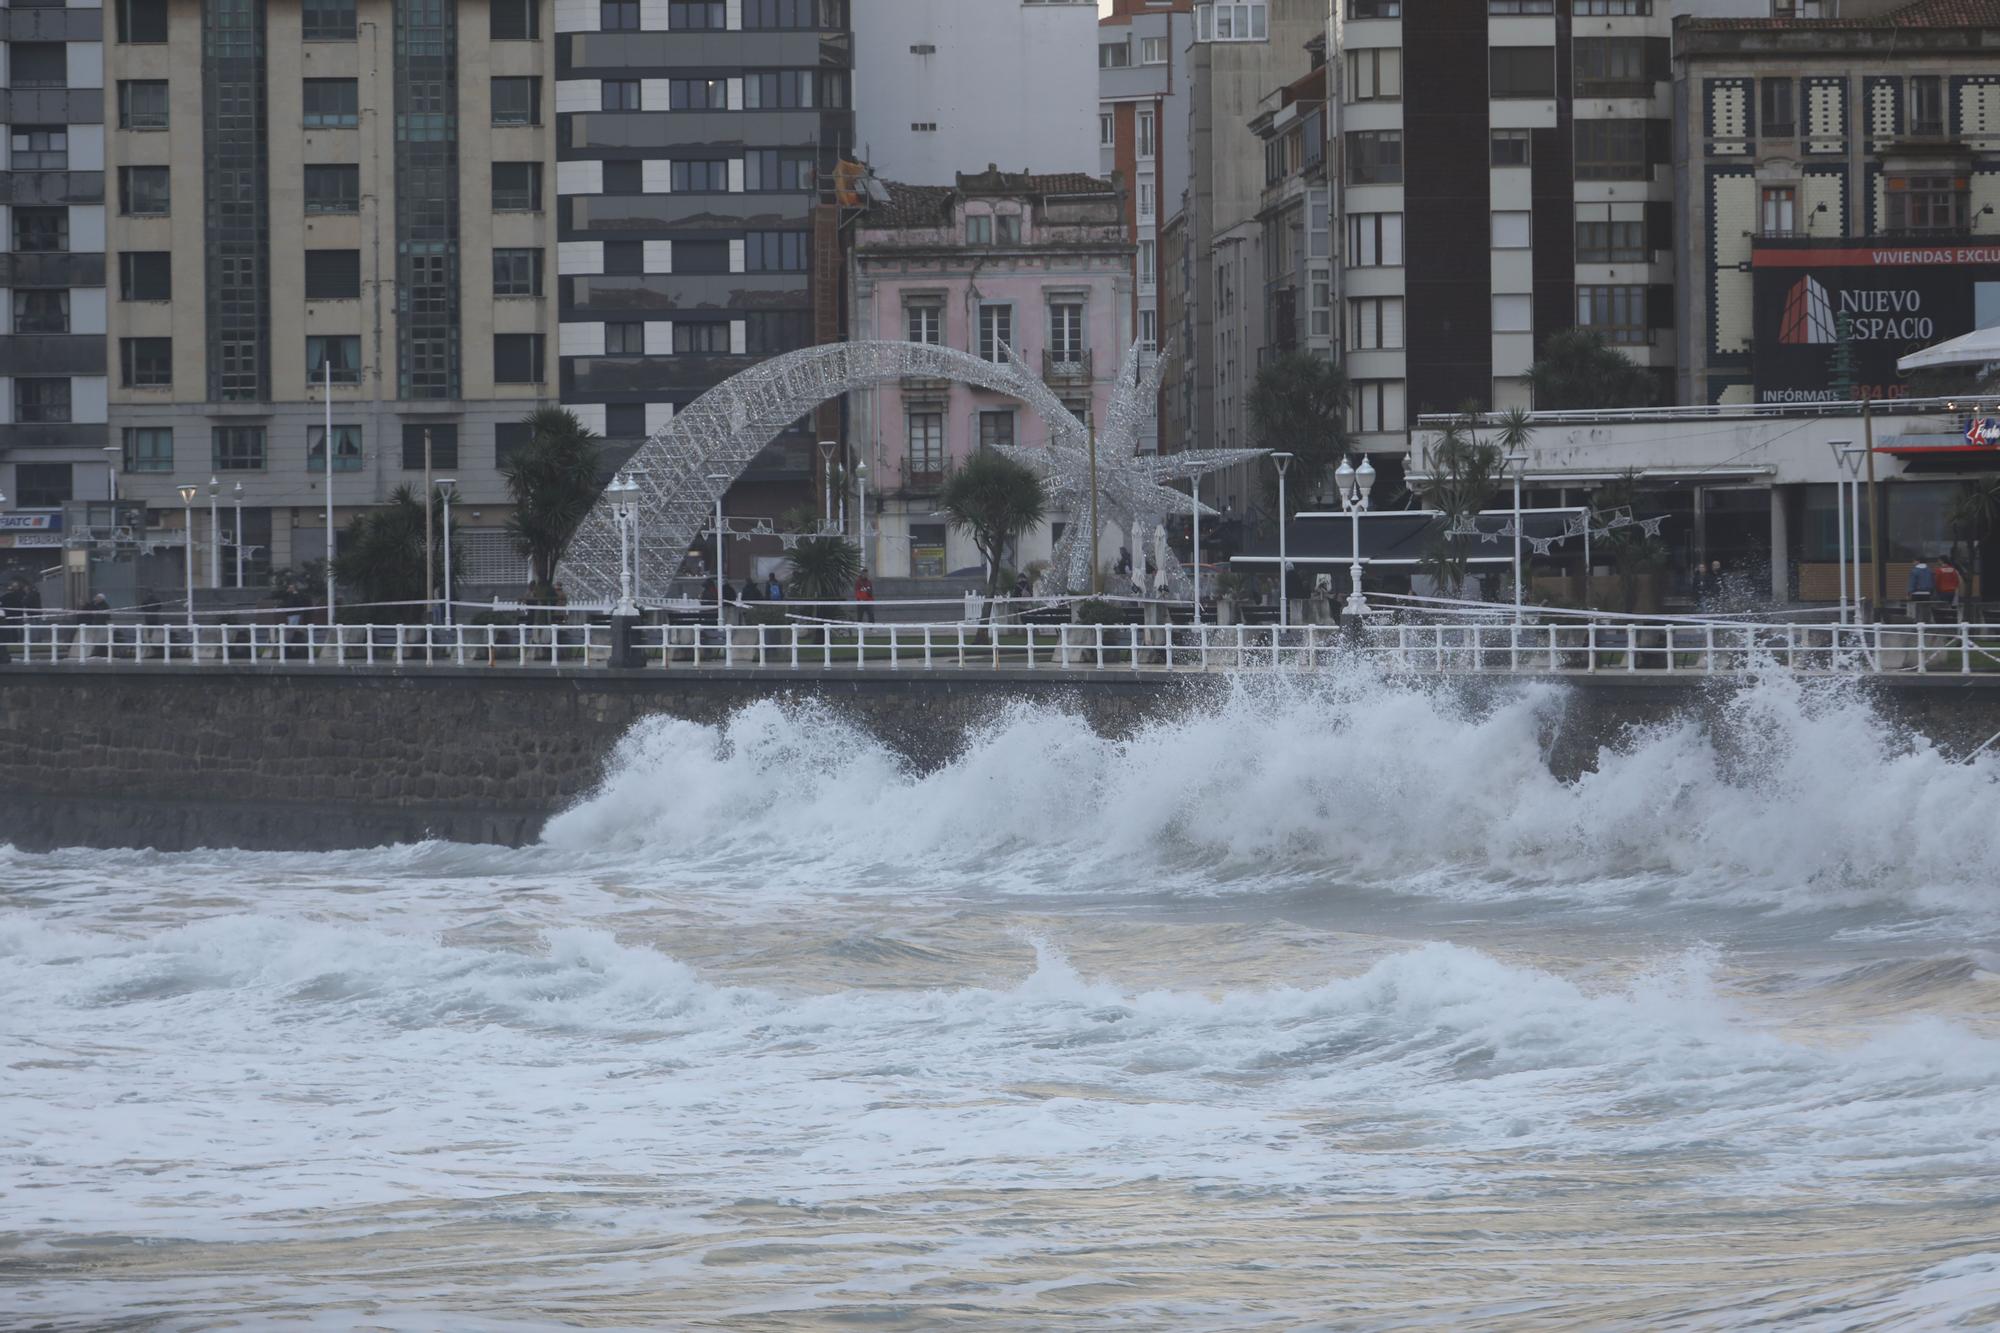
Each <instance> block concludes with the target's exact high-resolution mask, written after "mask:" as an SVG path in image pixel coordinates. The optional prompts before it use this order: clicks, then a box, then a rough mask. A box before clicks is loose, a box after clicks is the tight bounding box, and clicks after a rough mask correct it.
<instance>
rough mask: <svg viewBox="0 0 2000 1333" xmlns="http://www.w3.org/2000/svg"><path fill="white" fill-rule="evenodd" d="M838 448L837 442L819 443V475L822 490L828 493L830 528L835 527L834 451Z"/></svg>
mask: <svg viewBox="0 0 2000 1333" xmlns="http://www.w3.org/2000/svg"><path fill="white" fill-rule="evenodd" d="M838 448H840V443H839V441H837V440H821V441H820V442H819V458H820V469H819V475H820V480H821V482H822V487H821V489H823V490H824V491H825V492H826V499H825V505H826V517H825V523H826V526H827V527H828V528H832V527H833V451H834V450H836V449H838Z"/></svg>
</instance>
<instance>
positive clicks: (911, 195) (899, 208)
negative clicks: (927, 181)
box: [868, 181, 958, 227]
mask: <svg viewBox="0 0 2000 1333" xmlns="http://www.w3.org/2000/svg"><path fill="white" fill-rule="evenodd" d="M882 188H883V189H885V190H887V191H888V192H889V202H888V203H886V204H883V203H877V204H871V205H870V206H869V209H868V222H869V224H870V225H873V226H878V227H935V226H938V225H940V224H944V223H949V222H950V221H951V204H952V200H953V199H954V198H955V197H956V196H957V194H958V191H956V190H954V189H952V188H951V187H950V186H949V185H904V184H902V183H900V182H898V181H883V182H882Z"/></svg>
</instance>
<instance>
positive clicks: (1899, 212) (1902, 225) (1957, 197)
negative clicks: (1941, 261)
mask: <svg viewBox="0 0 2000 1333" xmlns="http://www.w3.org/2000/svg"><path fill="white" fill-rule="evenodd" d="M1969 186H1970V180H1969V179H1968V178H1967V177H1964V176H1891V177H1889V180H1888V187H1889V188H1888V200H1889V212H1888V224H1889V230H1890V231H1892V232H1963V231H1967V230H1970V223H1969V220H1968V213H1969V210H1968V204H1969V202H1970V193H1969Z"/></svg>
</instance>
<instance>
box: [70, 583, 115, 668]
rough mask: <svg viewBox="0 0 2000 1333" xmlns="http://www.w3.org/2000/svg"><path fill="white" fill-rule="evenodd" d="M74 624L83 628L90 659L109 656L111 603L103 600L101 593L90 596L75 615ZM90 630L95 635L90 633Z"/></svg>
mask: <svg viewBox="0 0 2000 1333" xmlns="http://www.w3.org/2000/svg"><path fill="white" fill-rule="evenodd" d="M76 623H77V624H79V625H81V626H82V627H83V630H84V639H85V642H87V643H89V644H90V653H89V655H90V656H91V657H109V656H111V603H110V602H108V601H106V600H105V598H104V594H103V593H101V592H94V593H92V594H91V595H90V600H89V601H87V602H85V603H84V604H83V609H82V610H81V611H79V612H77V613H76ZM92 630H95V631H96V633H91V632H90V631H92Z"/></svg>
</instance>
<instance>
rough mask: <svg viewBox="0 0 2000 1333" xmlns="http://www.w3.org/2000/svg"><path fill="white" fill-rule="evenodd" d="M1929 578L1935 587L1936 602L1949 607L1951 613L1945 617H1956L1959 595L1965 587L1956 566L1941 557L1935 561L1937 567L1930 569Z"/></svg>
mask: <svg viewBox="0 0 2000 1333" xmlns="http://www.w3.org/2000/svg"><path fill="white" fill-rule="evenodd" d="M1931 579H1932V582H1933V583H1934V585H1935V586H1936V588H1937V604H1938V605H1939V606H1945V607H1950V608H1951V615H1950V616H1948V617H1947V619H1957V618H1958V604H1959V595H1960V593H1961V592H1962V591H1963V590H1964V587H1965V581H1964V580H1963V579H1962V578H1960V576H1959V573H1958V566H1956V565H1954V564H1952V563H1951V561H1949V560H1942V559H1941V560H1939V561H1938V562H1937V568H1936V569H1934V570H1933V571H1932V573H1931Z"/></svg>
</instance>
